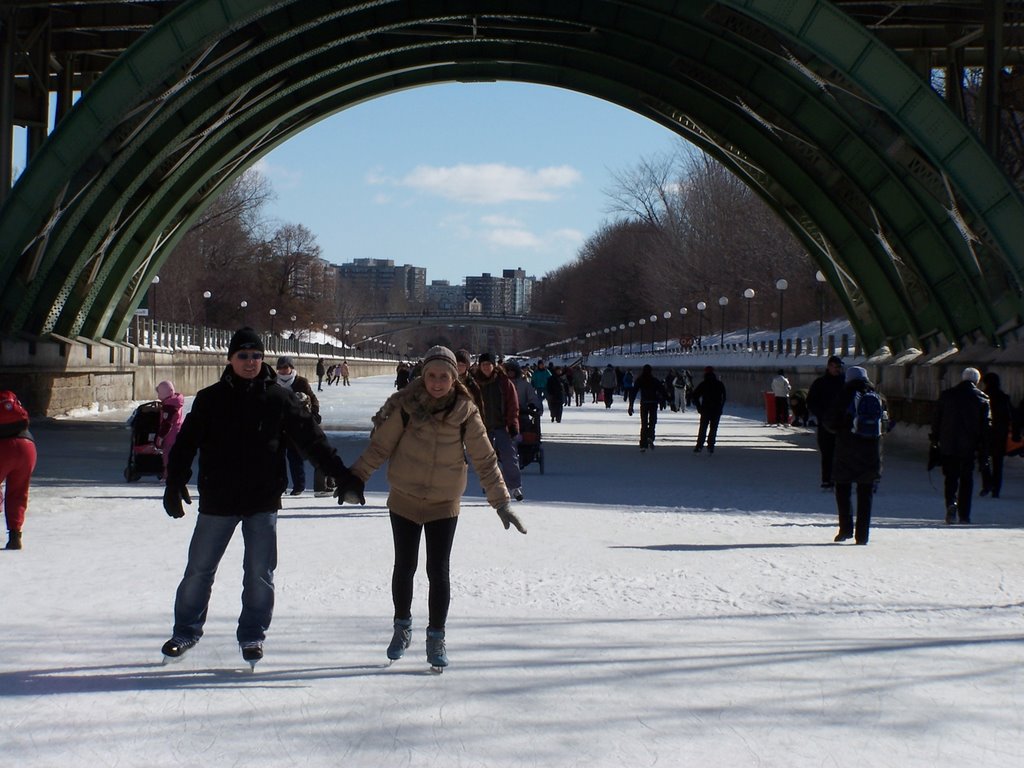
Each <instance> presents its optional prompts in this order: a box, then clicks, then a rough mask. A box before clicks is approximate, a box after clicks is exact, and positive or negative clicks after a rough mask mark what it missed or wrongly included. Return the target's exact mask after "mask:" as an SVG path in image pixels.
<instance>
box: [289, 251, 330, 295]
mask: <svg viewBox="0 0 1024 768" xmlns="http://www.w3.org/2000/svg"><path fill="white" fill-rule="evenodd" d="M334 268H335V267H334V265H333V264H331V263H330V262H329V261H327V260H326V259H319V258H316V259H310V260H309V261H308V262H300V263H298V264H297V265H296V268H295V270H294V271H293V272H292V273H291V274H290V275H288V289H289V291H290V293H291V295H292V296H295V297H296V298H300V299H309V300H312V301H327V302H329V303H333V301H334V294H335V281H334V272H333V270H334Z"/></svg>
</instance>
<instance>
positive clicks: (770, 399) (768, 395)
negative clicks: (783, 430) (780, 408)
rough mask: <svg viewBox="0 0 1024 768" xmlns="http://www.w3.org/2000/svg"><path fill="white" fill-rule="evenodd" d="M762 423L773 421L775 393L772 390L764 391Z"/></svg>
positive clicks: (771, 422) (772, 422)
mask: <svg viewBox="0 0 1024 768" xmlns="http://www.w3.org/2000/svg"><path fill="white" fill-rule="evenodd" d="M764 423H765V424H774V423H775V394H774V393H772V392H765V393H764Z"/></svg>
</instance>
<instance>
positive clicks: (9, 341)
mask: <svg viewBox="0 0 1024 768" xmlns="http://www.w3.org/2000/svg"><path fill="white" fill-rule="evenodd" d="M231 334H232V331H225V330H220V329H214V328H202V327H196V326H186V325H180V324H174V323H153V322H151V321H144V322H139V323H138V324H134V323H133V326H132V330H131V332H130V333H129V335H128V339H127V340H126V341H125V342H123V343H115V342H110V341H105V340H103V341H95V340H92V339H70V338H65V337H61V336H57V335H53V334H51V335H49V336H46V337H41V338H20V337H14V338H0V389H10V390H13V391H14V392H16V393H17V394H18V397H19V398H21V401H22V402H23V403H24V404H25V407H26V408H28V410H29V412H30V413H32V414H34V415H41V416H59V415H62V414H66V413H68V412H70V411H73V410H76V409H81V408H100V409H105V408H116V407H120V406H123V405H125V404H127V403H131V402H135V401H139V400H152V399H154V398H155V397H156V385H157V384H158V383H159V382H161V381H163V380H164V379H169V380H171V381H173V382H174V384H175V387H176V388H177V389H178V391H179V392H182V393H183V394H186V395H192V394H195V393H196V392H197V391H198V390H199V389H201V388H202V387H205V386H208V385H209V384H212V383H213V382H215V381H216V380H217V379H218V378H219V377H220V375H221V373H222V372H223V370H224V366H225V365H226V364H227V350H228V342H229V341H230V340H231ZM264 345H265V347H266V354H267V358H268V361H269V362H270V364H271V365H273V364H274V362H276V358H277V357H278V356H281V355H290V356H292V357H293V358H295V363H296V367H297V368H298V370H299V373H300V374H301V375H303V376H306V377H307V378H309V379H311V380H312V381H314V382H315V381H316V362H317V360H318V359H319V358H323V360H324V363H325V365H328V366H329V365H331V364H332V363H340V362H342V361H346V362H347V363H348V366H349V377H350V378H360V377H363V376H375V375H378V374H385V373H393V372H394V370H395V365H396V362H397V361H396V359H395V358H393V357H390V356H388V355H386V354H381V353H376V354H366V353H364V352H361V351H358V350H354V349H352V348H348V347H341V346H334V345H331V344H318V343H315V342H309V341H303V340H300V339H294V338H293V339H283V338H281V337H279V336H271V335H270V334H267V335H266V336H264Z"/></svg>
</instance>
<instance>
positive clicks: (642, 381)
mask: <svg viewBox="0 0 1024 768" xmlns="http://www.w3.org/2000/svg"><path fill="white" fill-rule="evenodd" d="M637 395H639V396H640V450H641V451H646V450H647V449H648V448H650V449H651V450H652V451H653V450H654V430H655V427H656V426H657V424H658V410H659V409H660V408H663V407H664V405H665V402H666V401H667V400H668V393H667V392H666V391H665V385H664V384H663V383H662V382H661V381H660V380H659V379H658V378H657V377H656V376H655V375H654V372H653V370H652V369H651V366H649V365H645V366H644V367H643V369H642V370H641V371H640V375H639V376H637V377H636V383H634V385H633V389H631V390H630V391H629V408H628V410H627V413H629V415H630V416H632V415H633V404H634V402H635V401H636V397H637Z"/></svg>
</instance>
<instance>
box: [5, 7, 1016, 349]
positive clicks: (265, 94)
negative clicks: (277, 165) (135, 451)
mask: <svg viewBox="0 0 1024 768" xmlns="http://www.w3.org/2000/svg"><path fill="white" fill-rule="evenodd" d="M479 79H485V80H501V81H505V80H508V81H521V82H530V83H538V84H545V85H553V86H558V87H563V88H567V89H571V90H574V91H579V92H582V93H587V94H589V95H592V96H595V97H598V98H602V99H606V100H608V101H610V102H613V103H616V104H619V105H621V106H622V107H624V108H626V109H631V110H633V111H636V112H637V113H639V114H642V115H645V116H647V117H649V118H651V119H653V120H656V121H657V122H659V123H660V124H662V125H664V126H666V127H667V128H669V129H670V130H673V131H675V132H677V133H678V134H680V135H681V136H684V137H685V138H687V139H688V140H690V141H692V142H693V143H695V144H696V145H698V146H700V147H701V148H702V149H704V150H705V151H708V152H710V153H711V154H712V155H714V156H715V157H716V158H718V159H719V160H721V161H722V162H724V163H725V164H726V165H727V166H728V167H729V168H731V169H732V170H733V171H734V172H735V173H737V174H738V175H739V176H740V177H741V178H743V179H744V181H746V182H747V183H748V184H749V185H750V186H751V187H752V188H753V189H754V190H755V191H757V193H758V194H759V195H761V196H762V198H763V199H765V200H766V201H767V202H768V204H769V205H771V206H772V207H773V208H774V209H775V210H776V211H777V212H778V213H779V215H780V216H781V217H782V218H783V220H784V221H785V222H786V223H787V224H788V225H789V226H790V228H791V229H792V230H793V231H794V232H795V233H796V235H797V236H798V237H799V238H800V240H801V242H803V243H804V245H805V246H806V247H807V249H808V251H809V253H810V254H811V256H812V258H813V259H814V260H815V261H816V262H817V264H818V265H819V266H820V268H821V269H822V271H823V273H824V274H825V275H826V276H827V277H828V279H829V280H830V282H831V283H832V285H833V287H834V288H835V289H836V291H837V293H838V295H839V296H840V297H841V299H842V301H843V302H844V306H845V308H846V310H847V313H848V314H849V316H850V318H851V320H852V322H853V323H854V326H855V327H856V329H857V332H858V335H859V337H860V338H861V340H862V343H863V344H864V346H865V347H866V348H868V349H876V348H878V347H881V346H883V345H887V346H889V347H890V348H892V349H893V350H902V349H906V348H909V347H917V348H920V349H925V350H927V349H932V348H945V347H946V346H948V345H949V344H950V343H956V344H960V343H965V342H969V341H974V340H978V339H987V340H989V341H990V342H991V343H993V344H996V345H1001V344H1004V343H1005V342H1007V341H1008V340H1010V339H1013V338H1017V337H1018V335H1019V333H1020V331H1021V326H1022V322H1024V321H1022V317H1024V306H1022V290H1021V286H1022V284H1024V280H1022V274H1024V269H1022V266H1024V258H1022V254H1024V245H1022V244H1024V237H1022V235H1024V232H1022V231H1021V229H1022V228H1024V216H1022V215H1021V214H1022V213H1024V206H1022V204H1021V200H1020V199H1019V197H1018V196H1017V194H1016V193H1015V191H1014V188H1013V186H1012V184H1011V183H1010V182H1009V180H1008V179H1006V178H1005V176H1004V175H1003V174H1002V172H1001V171H1000V170H999V169H998V167H997V166H996V165H995V163H994V162H993V161H992V160H991V159H990V158H989V156H988V155H987V154H986V153H985V151H984V150H983V149H982V148H981V146H980V145H979V144H978V142H977V140H976V139H975V138H974V137H973V135H972V134H971V133H970V131H968V130H967V129H966V127H965V126H964V125H963V124H962V123H960V122H959V121H958V120H957V119H956V117H955V116H954V115H953V114H952V113H951V112H949V111H948V110H947V109H946V107H945V106H944V104H943V103H942V102H941V100H940V99H939V98H938V97H937V96H936V95H935V94H934V93H933V92H932V91H931V90H930V88H929V87H928V85H927V83H925V82H923V81H921V80H920V79H918V78H917V77H916V76H915V75H914V74H913V73H912V72H910V70H908V69H907V68H906V67H905V66H904V65H903V64H902V63H901V62H900V61H899V59H898V58H897V57H896V56H895V54H894V53H892V52H891V51H889V50H888V49H886V48H885V47H884V46H882V45H881V44H880V43H879V42H878V41H877V40H875V39H874V38H872V36H871V35H870V34H868V33H867V32H866V31H865V30H864V29H863V28H862V27H861V26H860V25H858V24H857V23H855V22H853V21H852V20H850V19H849V18H848V17H846V16H845V15H844V14H843V13H842V12H841V11H840V10H839V9H838V8H836V7H835V6H833V5H832V4H831V3H828V2H816V1H815V0H803V1H802V2H767V1H764V2H756V1H754V0H749V1H747V2H743V1H736V2H717V3H716V2H667V1H664V2H657V1H656V0H634V1H632V2H627V1H626V0H621V1H619V2H611V1H608V0H589V1H588V2H586V3H566V2H555V1H554V0H551V1H550V2H544V1H543V0H500V1H499V0H491V1H489V2H488V1H486V0H463V1H462V2H459V1H458V0H418V1H417V2H416V3H408V2H397V1H391V2H388V1H387V0H380V1H379V2H358V3H357V2H346V1H344V0H333V1H332V0H293V1H292V2H287V1H286V0H191V2H188V3H186V4H184V5H182V7H180V8H179V9H178V10H177V11H176V12H175V13H174V14H172V15H171V16H169V17H168V18H166V19H165V20H164V21H163V22H161V23H160V24H158V25H157V26H155V27H154V28H153V29H152V30H151V31H150V32H149V33H148V34H147V35H146V36H145V37H143V38H142V39H141V40H140V41H139V42H138V43H137V44H136V45H135V46H134V47H133V48H131V49H129V50H128V51H127V52H126V53H125V54H124V55H123V56H122V57H121V58H120V59H119V60H118V61H116V62H115V63H114V64H113V65H112V66H111V67H109V68H108V70H107V71H106V73H105V74H104V75H103V77H102V78H100V80H99V81H98V82H97V83H96V85H95V86H94V87H93V88H92V89H90V90H89V91H88V92H87V93H86V95H85V96H84V97H83V98H82V99H81V100H80V101H79V103H78V104H77V105H76V107H75V109H74V110H73V112H72V113H71V114H70V115H69V116H68V118H66V119H65V120H64V121H62V123H61V124H60V125H59V126H58V129H57V130H56V131H55V132H54V134H53V135H52V136H51V138H50V140H49V141H48V142H47V144H46V146H45V147H44V149H43V151H41V152H40V154H39V155H38V156H37V157H36V158H35V159H33V161H32V163H31V164H30V165H29V168H28V169H27V170H26V172H25V173H24V174H23V176H22V178H21V179H20V180H19V183H18V185H17V186H16V187H15V189H14V191H13V194H12V195H11V196H10V198H9V199H8V201H7V203H6V204H5V206H4V207H3V208H2V209H0V249H2V250H0V285H2V286H3V288H2V289H0V332H16V331H23V332H27V333H32V334H43V333H46V332H54V333H59V334H61V335H66V336H76V335H81V336H86V337H90V338H108V339H117V338H121V337H122V336H123V332H124V330H125V328H126V325H127V323H128V321H129V318H130V317H131V315H132V314H133V312H134V310H135V308H136V307H137V306H138V304H139V302H140V301H141V299H142V296H143V293H144V290H145V288H146V287H147V286H148V285H149V282H150V279H151V278H152V276H153V275H155V274H156V273H157V272H158V270H159V268H160V265H161V263H162V262H163V260H164V259H166V258H167V257H168V255H169V253H170V252H171V250H172V249H173V246H174V245H175V244H176V243H177V242H178V240H179V239H180V238H181V236H182V235H183V234H184V233H185V231H186V230H187V227H188V226H189V224H190V223H191V222H192V221H194V220H195V219H196V218H197V217H198V216H199V214H200V213H201V212H202V211H203V210H204V208H205V207H206V206H207V205H208V204H209V203H210V202H211V200H212V199H213V198H214V197H215V196H216V194H217V193H218V192H219V191H220V190H222V189H223V188H224V187H225V186H226V185H227V184H229V183H230V181H231V180H232V179H233V178H235V177H236V176H238V175H239V174H240V173H242V172H243V171H244V170H245V169H246V168H248V167H249V166H251V165H252V164H253V163H255V162H256V161H257V160H258V159H259V158H260V157H261V156H262V155H264V154H265V153H267V152H269V151H270V150H271V149H273V148H274V147H276V146H278V145H279V144H280V143H281V142H283V141H286V140H287V139H288V138H290V137H292V136H294V135H296V134H297V133H300V132H301V131H302V130H303V129H305V128H306V127H308V126H309V125H311V124H313V123H315V122H317V121H319V120H321V119H324V118H325V117H327V116H330V115H332V114H335V113H337V112H340V111H342V110H344V109H346V108H347V107H349V106H352V105H355V104H358V103H361V102H363V101H366V100H368V99H373V98H378V97H380V96H384V95H387V94H388V93H393V92H395V91H397V90H401V89H404V88H410V87H417V86H427V85H431V84H435V83H439V82H450V81H459V80H479Z"/></svg>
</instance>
